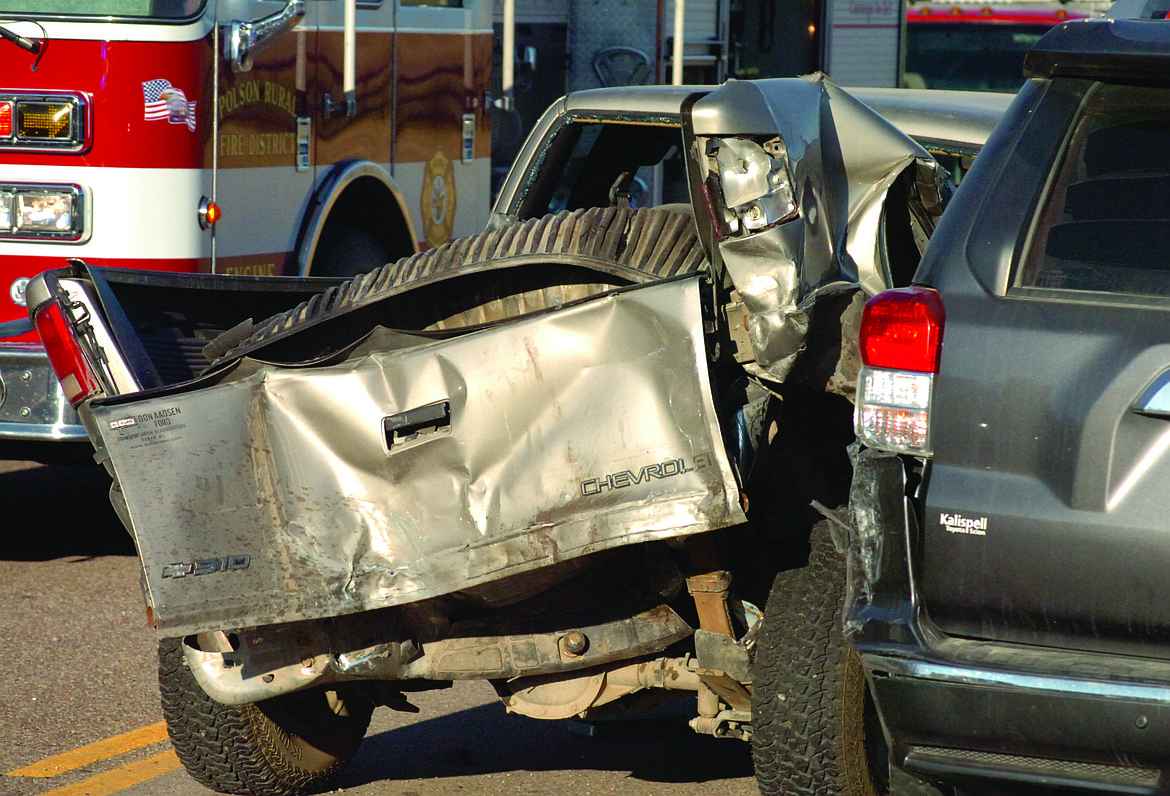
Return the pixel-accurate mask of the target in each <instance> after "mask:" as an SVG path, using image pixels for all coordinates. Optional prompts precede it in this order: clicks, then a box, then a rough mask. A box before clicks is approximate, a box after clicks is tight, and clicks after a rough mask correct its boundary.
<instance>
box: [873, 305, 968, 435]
mask: <svg viewBox="0 0 1170 796" xmlns="http://www.w3.org/2000/svg"><path fill="white" fill-rule="evenodd" d="M945 320H946V313H945V311H944V309H943V303H942V297H940V296H939V294H938V292H937V291H935V290H931V289H929V288H924V287H908V288H900V289H898V290H888V291H886V292H885V293H881V294H879V295H877V296H874V297H873V298H872V299H870V300H869V302H867V303H866V305H865V313H864V315H862V320H861V335H860V346H861V361H862V368H861V372H860V374H859V375H858V379H857V407H856V411H855V413H854V422H855V425H856V429H857V437H858V439H860V440H861V442H862V443H864V444H865V445H868V446H869V447H871V448H879V449H881V450H889V451H896V452H899V453H913V454H916V455H919V456H929V455H931V453H932V452H933V451H932V448H931V441H930V411H931V393H932V391H933V388H934V374H935V373H937V372H938V361H939V353H940V350H941V348H942V333H943V326H944V323H945Z"/></svg>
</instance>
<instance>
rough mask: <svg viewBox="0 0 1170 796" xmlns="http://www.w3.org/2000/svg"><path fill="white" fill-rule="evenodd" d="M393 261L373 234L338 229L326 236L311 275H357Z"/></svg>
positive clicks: (353, 229) (315, 259) (360, 230)
mask: <svg viewBox="0 0 1170 796" xmlns="http://www.w3.org/2000/svg"><path fill="white" fill-rule="evenodd" d="M392 259H394V258H392V257H391V256H390V254H389V253H388V252H387V251H386V248H385V247H384V246H383V245H382V243H381V242H380V241H379V240H378V239H377V238H375V237H374V236H373V235H372V234H371V233H369V232H366V231H365V230H364V229H357V228H356V227H339V226H335V227H330V228H328V229H326V230H325V232H324V233H323V234H322V236H321V241H320V243H318V244H317V251H316V252H315V253H314V255H313V266H312V268H310V269H309V272H310V275H311V276H345V277H349V276H357V275H358V274H364V273H368V272H370V271H373V270H374V269H375V268H379V267H381V266H383V265H385V264H386V263H388V262H390V261H391V260H392Z"/></svg>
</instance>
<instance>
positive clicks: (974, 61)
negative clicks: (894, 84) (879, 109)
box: [903, 0, 1109, 91]
mask: <svg viewBox="0 0 1170 796" xmlns="http://www.w3.org/2000/svg"><path fill="white" fill-rule="evenodd" d="M1108 7H1109V2H1108V1H1107V0H1076V1H1075V2H1067V1H1066V0H1015V1H1013V0H998V2H994V3H986V2H971V0H958V2H955V1H954V0H951V2H934V1H933V0H925V2H915V0H910V3H909V4H908V5H907V8H906V68H905V71H904V72H903V85H905V86H909V87H910V88H940V89H959V90H968V91H1016V90H1018V89H1019V87H1020V86H1021V85H1023V83H1024V54H1025V53H1027V52H1028V50H1030V49H1031V48H1032V45H1033V44H1035V43H1036V42H1038V41H1039V40H1040V37H1041V36H1043V35H1044V34H1045V33H1047V32H1048V30H1049V29H1050V28H1051V27H1052V26H1053V25H1057V24H1059V23H1061V22H1067V21H1068V20H1072V19H1085V18H1087V17H1095V16H1101V15H1102V14H1103V12H1104V11H1105V10H1108Z"/></svg>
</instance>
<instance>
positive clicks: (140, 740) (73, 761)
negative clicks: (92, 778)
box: [8, 721, 167, 793]
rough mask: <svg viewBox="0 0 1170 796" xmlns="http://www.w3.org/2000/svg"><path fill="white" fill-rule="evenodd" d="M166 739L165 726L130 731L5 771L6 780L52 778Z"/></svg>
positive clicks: (162, 724) (163, 724)
mask: <svg viewBox="0 0 1170 796" xmlns="http://www.w3.org/2000/svg"><path fill="white" fill-rule="evenodd" d="M166 738H167V725H166V722H164V721H160V722H159V723H158V724H152V725H150V726H149V727H143V728H142V729H140V730H133V731H132V732H128V733H125V734H123V735H118V736H115V737H113V738H107V739H106V740H104V741H98V742H97V743H91V744H90V745H89V746H83V747H81V748H80V749H74V750H73V751H72V752H64V753H62V754H59V755H53V756H52V757H47V758H45V759H44V760H42V761H40V762H39V763H33V764H32V765H31V766H25V767H24V768H18V769H16V771H9V772H8V776H10V777H55V776H57V775H58V774H61V773H64V772H66V771H72V770H73V769H75V768H81V767H82V766H87V765H89V764H90V763H95V762H97V761H98V760H105V759H106V758H108V757H114V756H116V755H120V754H122V753H123V752H129V751H130V750H131V749H140V748H141V747H143V746H150V745H151V744H152V743H158V742H159V741H165V740H166ZM55 792H56V791H54V793H55Z"/></svg>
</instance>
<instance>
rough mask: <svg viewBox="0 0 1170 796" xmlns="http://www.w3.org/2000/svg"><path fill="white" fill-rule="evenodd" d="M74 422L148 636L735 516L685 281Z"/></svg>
mask: <svg viewBox="0 0 1170 796" xmlns="http://www.w3.org/2000/svg"><path fill="white" fill-rule="evenodd" d="M93 420H94V425H95V427H96V429H97V433H98V434H99V435H100V437H101V444H102V446H103V447H104V448H105V450H106V451H107V453H108V455H109V457H110V460H111V463H112V465H113V469H114V471H115V473H116V476H117V479H118V482H119V483H120V486H121V489H122V491H123V493H124V497H125V502H126V505H127V510H128V513H129V517H130V521H131V525H132V530H133V533H134V536H135V539H136V543H137V545H138V550H139V554H140V556H141V559H142V565H143V570H144V588H145V590H146V593H147V594H146V596H147V600H148V603H149V604H150V606H151V607H152V609H153V613H154V619H155V620H156V621H157V624H158V629H159V633H160V635H162V636H167V637H173V636H182V635H186V634H190V633H197V632H203V631H207V630H212V629H232V628H242V627H252V626H258V625H268V624H274V623H280V622H289V621H296V620H305V619H314V618H322V617H328V616H333V615H341V614H348V613H354V612H359V611H366V610H372V609H376V608H382V607H386V606H393V605H401V604H405V603H410V602H413V601H418V600H424V599H427V598H430V597H434V596H437V595H442V594H447V593H451V592H455V591H459V590H460V589H465V588H468V587H471V586H474V585H476V584H480V583H484V582H488V581H493V580H497V579H500V578H504V577H507V576H510V575H514V574H518V573H521V572H526V571H529V570H533V569H536V568H539V567H544V566H548V565H551V564H554V563H556V562H559V561H563V560H567V559H571V558H574V557H578V556H583V555H587V554H589V553H593V552H596V551H600V550H604V549H608V548H612V547H616V546H620V545H628V544H634V543H638V542H643V541H648V540H656V539H664V538H669V537H678V536H684V535H687V534H693V533H699V532H703V531H708V530H713V529H716V528H721V527H726V526H729V525H733V524H736V523H739V522H742V521H743V520H744V516H743V512H742V509H741V507H740V498H739V493H738V490H737V487H736V482H735V478H734V477H733V474H732V471H731V467H730V465H729V463H728V460H727V457H726V454H725V452H724V446H723V443H722V441H721V439H720V430H719V426H718V422H717V418H716V414H715V408H714V406H713V401H712V395H711V388H710V381H709V374H708V369H707V353H706V348H705V345H704V340H703V322H702V313H701V307H700V285H699V279H698V278H697V277H691V278H686V279H674V280H669V281H665V282H660V283H654V284H651V285H647V286H642V287H637V288H629V289H625V290H621V291H618V292H615V293H611V294H607V295H604V296H601V297H597V298H594V299H591V300H589V301H585V302H582V303H579V304H576V305H572V306H567V307H564V308H561V309H559V310H556V311H552V312H546V313H541V314H538V315H535V316H530V317H527V318H523V319H519V320H516V321H513V322H509V323H504V324H501V325H497V326H493V327H490V328H487V329H482V330H478V331H473V332H469V333H466V334H463V335H460V336H458V337H454V338H450V339H429V338H426V337H423V336H419V335H406V334H401V333H395V332H391V331H389V330H384V329H383V330H378V331H376V332H375V333H374V334H373V335H372V336H371V337H370V338H369V339H367V340H366V341H365V342H364V343H363V344H362V345H361V346H359V347H358V348H357V349H356V350H355V351H353V352H352V353H351V354H350V355H349V356H348V357H347V358H346V359H345V360H344V361H342V362H340V363H337V364H331V365H328V366H312V367H284V366H276V365H271V364H264V363H261V362H255V361H252V360H243V361H242V362H240V363H238V365H237V366H236V367H235V368H234V369H233V370H232V371H231V372H230V373H229V374H228V375H227V376H225V377H224V378H222V379H220V380H219V381H218V382H216V383H214V384H213V385H211V386H205V387H202V388H199V389H193V390H190V391H188V392H179V393H175V394H170V395H163V396H157V397H151V398H149V399H146V400H140V401H135V402H132V403H122V404H117V405H106V406H94V407H93Z"/></svg>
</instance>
